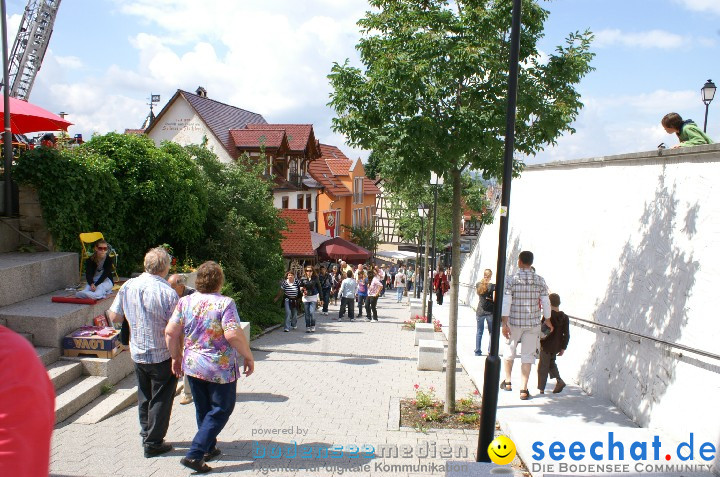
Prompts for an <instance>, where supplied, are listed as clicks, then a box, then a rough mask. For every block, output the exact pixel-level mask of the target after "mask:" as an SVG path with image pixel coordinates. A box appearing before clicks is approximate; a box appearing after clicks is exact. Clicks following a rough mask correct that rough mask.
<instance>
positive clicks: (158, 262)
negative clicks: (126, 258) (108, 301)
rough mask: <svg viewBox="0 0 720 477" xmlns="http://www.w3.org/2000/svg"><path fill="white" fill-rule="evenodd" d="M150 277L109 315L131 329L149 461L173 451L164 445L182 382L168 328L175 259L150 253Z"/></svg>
mask: <svg viewBox="0 0 720 477" xmlns="http://www.w3.org/2000/svg"><path fill="white" fill-rule="evenodd" d="M144 265H145V273H143V274H142V275H140V276H139V277H137V278H132V279H130V280H128V281H127V282H125V284H124V285H123V286H122V288H120V291H119V292H118V294H117V296H116V297H115V301H113V304H112V306H111V307H110V309H109V310H108V315H109V316H110V318H111V319H112V320H113V321H114V322H116V323H119V322H122V320H123V317H124V318H126V319H127V321H128V323H129V325H130V355H131V357H132V360H133V361H134V362H135V375H136V376H137V381H138V411H139V415H140V436H141V437H142V442H143V447H144V450H145V457H155V456H158V455H160V454H164V453H166V452H169V451H171V450H172V448H173V447H172V446H171V445H170V444H167V443H165V441H164V439H165V434H166V433H167V430H168V426H169V425H170V412H171V411H172V401H173V397H174V396H175V387H176V385H177V377H176V376H175V375H174V374H173V373H172V361H171V359H170V350H168V348H167V344H166V342H165V327H166V326H167V323H168V320H169V319H170V316H171V315H172V313H173V311H174V310H175V305H177V302H178V295H177V293H175V291H174V290H173V289H172V288H170V285H169V284H168V282H167V281H165V278H164V277H166V276H167V274H168V272H169V271H170V256H169V255H168V253H167V251H166V250H165V249H164V248H162V247H158V248H154V249H152V250H150V251H149V252H148V253H147V254H145V263H144Z"/></svg>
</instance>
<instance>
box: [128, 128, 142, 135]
mask: <svg viewBox="0 0 720 477" xmlns="http://www.w3.org/2000/svg"><path fill="white" fill-rule="evenodd" d="M125 134H137V135H142V134H145V130H144V129H129V128H128V129H125Z"/></svg>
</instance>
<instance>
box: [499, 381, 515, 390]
mask: <svg viewBox="0 0 720 477" xmlns="http://www.w3.org/2000/svg"><path fill="white" fill-rule="evenodd" d="M500 389H503V390H505V391H512V384H510V383H508V382H505V381H503V382H502V383H500Z"/></svg>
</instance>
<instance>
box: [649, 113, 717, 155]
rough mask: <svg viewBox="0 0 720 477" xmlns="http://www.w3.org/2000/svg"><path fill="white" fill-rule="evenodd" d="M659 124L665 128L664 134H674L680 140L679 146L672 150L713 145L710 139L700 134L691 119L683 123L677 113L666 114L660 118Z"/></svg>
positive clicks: (700, 131)
mask: <svg viewBox="0 0 720 477" xmlns="http://www.w3.org/2000/svg"><path fill="white" fill-rule="evenodd" d="M661 123H662V125H663V127H664V128H665V132H667V133H668V134H672V133H675V134H677V137H678V139H680V144H676V145H675V146H673V147H672V148H673V149H677V148H678V147H688V146H699V145H701V144H712V143H713V142H712V139H710V138H709V137H708V135H707V134H705V133H704V132H702V130H701V129H700V128H699V127H698V125H697V124H695V122H694V121H693V120H692V119H687V120H685V121H683V118H682V117H681V116H680V115H679V114H678V113H668V114H666V115H665V117H663V118H662V121H661Z"/></svg>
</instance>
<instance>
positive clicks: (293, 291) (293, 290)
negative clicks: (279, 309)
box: [280, 280, 300, 299]
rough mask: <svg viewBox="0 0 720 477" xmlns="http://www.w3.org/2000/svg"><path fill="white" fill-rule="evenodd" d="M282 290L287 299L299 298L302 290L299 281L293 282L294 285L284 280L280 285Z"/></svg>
mask: <svg viewBox="0 0 720 477" xmlns="http://www.w3.org/2000/svg"><path fill="white" fill-rule="evenodd" d="M280 288H282V291H283V293H285V298H293V299H294V298H297V297H298V295H299V294H300V288H299V285H298V282H297V280H295V281H293V282H292V283H288V281H287V280H283V281H282V283H281V284H280Z"/></svg>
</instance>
